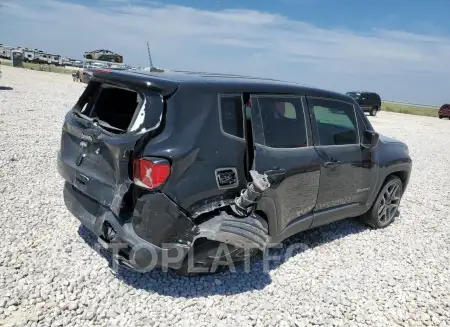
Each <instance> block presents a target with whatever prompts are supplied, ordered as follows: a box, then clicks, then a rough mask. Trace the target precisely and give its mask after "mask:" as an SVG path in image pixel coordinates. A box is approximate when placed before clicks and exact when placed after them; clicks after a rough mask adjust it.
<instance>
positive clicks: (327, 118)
mask: <svg viewBox="0 0 450 327" xmlns="http://www.w3.org/2000/svg"><path fill="white" fill-rule="evenodd" d="M308 105H309V108H310V111H311V113H312V114H313V118H314V121H315V125H316V127H317V136H318V138H319V145H346V144H358V143H359V135H358V123H357V120H356V115H355V110H354V107H353V105H352V104H350V103H347V102H342V101H337V100H331V99H321V98H308Z"/></svg>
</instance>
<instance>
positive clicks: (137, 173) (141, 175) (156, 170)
mask: <svg viewBox="0 0 450 327" xmlns="http://www.w3.org/2000/svg"><path fill="white" fill-rule="evenodd" d="M169 175H170V164H169V163H168V162H167V161H166V160H164V159H154V160H150V159H142V158H140V159H135V160H134V162H133V182H134V184H136V185H138V186H141V187H145V188H148V189H153V188H157V187H160V186H161V185H163V184H164V183H165V181H166V180H167V178H168V177H169Z"/></svg>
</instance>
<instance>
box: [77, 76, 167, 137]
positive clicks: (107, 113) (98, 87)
mask: <svg viewBox="0 0 450 327" xmlns="http://www.w3.org/2000/svg"><path fill="white" fill-rule="evenodd" d="M146 100H147V101H146ZM162 107H163V99H162V97H161V96H160V95H159V94H158V93H154V92H151V94H149V95H145V94H141V93H139V92H137V91H134V90H131V89H126V88H121V87H118V86H114V85H111V84H106V83H100V82H98V81H91V82H89V84H88V86H87V87H86V90H85V91H84V92H83V94H82V96H81V97H80V99H79V101H78V103H77V104H76V106H75V108H74V110H75V111H77V112H78V113H80V114H82V115H83V116H84V117H85V118H88V119H90V120H93V121H97V122H98V124H99V125H100V126H101V127H103V128H105V129H107V130H108V131H110V132H114V133H124V132H126V131H128V130H133V131H136V130H137V128H139V127H140V126H134V125H135V123H136V124H137V123H139V124H140V125H142V128H145V125H146V123H148V124H153V125H155V124H157V123H158V121H156V120H158V119H159V117H160V115H161V113H162ZM153 113H154V115H153ZM136 118H138V119H136ZM152 118H155V119H152ZM150 120H152V121H151V122H150Z"/></svg>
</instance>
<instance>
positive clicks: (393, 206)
mask: <svg viewBox="0 0 450 327" xmlns="http://www.w3.org/2000/svg"><path fill="white" fill-rule="evenodd" d="M400 200H401V187H400V184H399V183H398V182H392V183H391V184H390V185H389V186H388V187H387V188H386V189H385V191H384V193H383V195H382V197H381V199H380V205H379V207H378V220H379V222H380V223H381V224H382V225H387V224H388V223H390V222H391V221H392V220H393V219H394V217H395V215H396V214H397V212H398V207H399V205H400Z"/></svg>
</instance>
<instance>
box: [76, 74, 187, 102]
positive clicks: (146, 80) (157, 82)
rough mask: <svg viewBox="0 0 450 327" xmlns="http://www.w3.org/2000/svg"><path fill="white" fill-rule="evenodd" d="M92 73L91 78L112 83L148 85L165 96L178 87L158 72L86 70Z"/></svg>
mask: <svg viewBox="0 0 450 327" xmlns="http://www.w3.org/2000/svg"><path fill="white" fill-rule="evenodd" d="M84 71H85V72H86V73H87V74H89V75H91V80H96V81H99V82H110V83H112V84H121V85H130V84H132V85H135V86H139V87H147V88H149V89H152V90H155V91H157V92H159V93H161V94H162V95H163V96H167V95H170V94H172V93H173V92H175V91H176V89H177V88H178V83H177V82H176V81H172V80H168V79H164V78H161V77H160V76H157V74H158V73H154V74H149V73H139V72H130V71H127V70H119V69H105V68H89V69H85V70H84Z"/></svg>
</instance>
